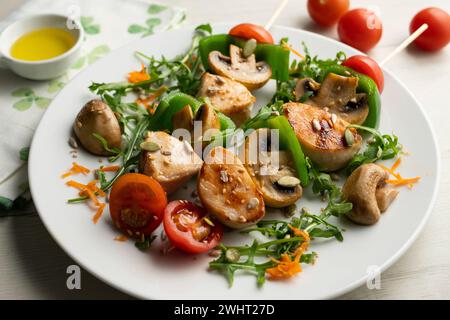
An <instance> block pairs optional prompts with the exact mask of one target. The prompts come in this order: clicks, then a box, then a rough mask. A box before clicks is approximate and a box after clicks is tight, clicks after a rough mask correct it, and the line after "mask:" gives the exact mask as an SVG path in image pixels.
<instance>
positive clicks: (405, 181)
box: [379, 158, 420, 189]
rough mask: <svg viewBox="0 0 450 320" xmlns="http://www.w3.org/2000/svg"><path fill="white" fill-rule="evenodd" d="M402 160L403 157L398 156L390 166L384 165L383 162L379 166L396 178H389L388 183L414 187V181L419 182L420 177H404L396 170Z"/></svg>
mask: <svg viewBox="0 0 450 320" xmlns="http://www.w3.org/2000/svg"><path fill="white" fill-rule="evenodd" d="M401 162H402V160H401V158H398V159H397V160H396V161H395V162H394V164H393V165H392V167H390V168H388V167H386V166H383V165H382V164H379V166H380V167H381V168H383V169H384V170H386V171H387V172H389V173H390V174H391V175H392V176H394V177H395V179H387V180H386V183H389V184H392V185H394V186H404V185H407V186H408V188H409V189H412V187H413V186H414V183H416V182H418V181H419V180H420V177H415V178H403V177H402V176H401V175H400V174H399V173H397V172H395V170H397V169H398V167H399V166H400V164H401Z"/></svg>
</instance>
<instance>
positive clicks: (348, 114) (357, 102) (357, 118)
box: [295, 73, 369, 124]
mask: <svg viewBox="0 0 450 320" xmlns="http://www.w3.org/2000/svg"><path fill="white" fill-rule="evenodd" d="M357 87H358V78H357V77H344V76H340V75H337V74H334V73H329V74H328V75H327V77H326V78H325V79H324V80H323V82H322V84H321V85H320V84H318V83H317V82H315V81H314V80H312V79H310V78H303V79H299V80H298V81H297V85H296V88H295V96H296V99H297V100H300V99H301V98H302V97H304V95H305V93H306V92H307V91H312V93H313V95H312V97H311V98H309V99H307V100H306V101H305V102H304V103H306V104H310V105H313V106H317V107H320V108H327V109H328V111H329V112H331V113H335V114H336V115H338V116H339V117H340V118H342V119H343V120H345V121H347V122H349V123H352V124H363V123H364V121H365V120H366V118H367V116H368V114H369V106H368V104H367V95H366V94H365V93H356V88H357Z"/></svg>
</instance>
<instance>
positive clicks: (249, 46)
mask: <svg viewBox="0 0 450 320" xmlns="http://www.w3.org/2000/svg"><path fill="white" fill-rule="evenodd" d="M257 44H258V43H257V42H256V40H255V39H249V40H247V41H246V42H245V44H244V48H243V49H242V54H243V55H244V57H246V58H248V57H250V56H251V55H252V54H253V52H255V50H256V46H257Z"/></svg>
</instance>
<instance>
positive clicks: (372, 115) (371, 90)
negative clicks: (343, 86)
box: [320, 65, 381, 129]
mask: <svg viewBox="0 0 450 320" xmlns="http://www.w3.org/2000/svg"><path fill="white" fill-rule="evenodd" d="M329 73H335V74H338V75H341V76H347V77H348V76H353V77H357V78H358V79H359V80H358V87H357V88H356V91H357V92H359V93H362V92H363V93H366V94H367V104H368V106H369V114H368V115H367V118H366V120H365V121H364V123H363V126H366V127H370V128H374V129H377V128H378V126H379V124H380V113H381V99H380V93H379V92H378V87H377V85H376V83H375V81H373V80H372V78H370V77H368V76H366V75H364V74H361V73H358V72H356V71H355V70H353V69H350V68H347V67H344V66H341V65H335V66H331V67H329V68H327V69H325V70H324V71H323V73H322V75H321V79H320V82H322V81H323V79H325V77H326V76H327V75H328V74H329Z"/></svg>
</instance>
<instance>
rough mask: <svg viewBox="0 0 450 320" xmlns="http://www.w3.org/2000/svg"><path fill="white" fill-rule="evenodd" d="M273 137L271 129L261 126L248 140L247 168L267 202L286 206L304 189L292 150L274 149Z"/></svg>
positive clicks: (295, 199)
mask: <svg viewBox="0 0 450 320" xmlns="http://www.w3.org/2000/svg"><path fill="white" fill-rule="evenodd" d="M271 137H272V135H271V130H270V129H258V130H256V131H254V132H253V133H251V134H250V135H249V136H248V137H247V138H246V139H245V168H246V169H247V172H248V173H249V174H250V177H251V178H252V180H253V182H254V183H255V185H256V186H257V188H258V190H259V191H260V192H261V193H262V196H263V198H264V203H265V204H266V205H267V206H269V207H273V208H282V207H287V206H289V205H291V204H294V203H295V202H296V201H297V200H298V199H300V198H301V196H302V192H303V189H302V187H301V186H300V180H299V179H298V178H297V177H296V174H295V169H293V167H292V164H293V163H292V157H291V154H290V152H289V151H280V150H271V149H270V146H271ZM253 158H255V159H253Z"/></svg>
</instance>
